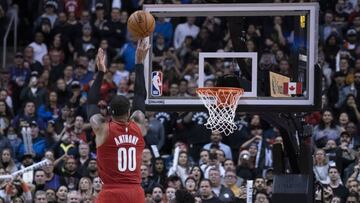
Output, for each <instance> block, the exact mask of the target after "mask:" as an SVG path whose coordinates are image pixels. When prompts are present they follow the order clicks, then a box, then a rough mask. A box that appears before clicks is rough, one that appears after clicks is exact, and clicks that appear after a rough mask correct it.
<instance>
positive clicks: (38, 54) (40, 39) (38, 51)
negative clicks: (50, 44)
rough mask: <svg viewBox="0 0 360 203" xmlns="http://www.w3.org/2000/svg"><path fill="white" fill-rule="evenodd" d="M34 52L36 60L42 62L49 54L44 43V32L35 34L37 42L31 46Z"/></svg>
mask: <svg viewBox="0 0 360 203" xmlns="http://www.w3.org/2000/svg"><path fill="white" fill-rule="evenodd" d="M29 46H30V47H32V48H33V50H34V59H35V60H36V61H40V62H42V61H43V60H42V59H43V57H44V56H45V55H46V54H47V53H48V49H47V47H46V45H45V43H44V35H43V33H42V32H40V31H37V32H36V33H35V41H34V42H32V43H31V44H29Z"/></svg>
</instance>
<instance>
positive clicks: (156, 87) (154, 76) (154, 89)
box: [151, 71, 163, 96]
mask: <svg viewBox="0 0 360 203" xmlns="http://www.w3.org/2000/svg"><path fill="white" fill-rule="evenodd" d="M162 80H163V74H162V72H160V71H154V72H152V73H151V95H152V96H161V95H162Z"/></svg>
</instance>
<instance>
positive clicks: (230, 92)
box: [196, 87, 244, 135]
mask: <svg viewBox="0 0 360 203" xmlns="http://www.w3.org/2000/svg"><path fill="white" fill-rule="evenodd" d="M196 92H197V94H198V95H199V97H200V98H201V100H202V101H203V103H204V105H205V107H206V108H207V109H208V111H209V115H210V116H209V118H208V120H207V122H206V123H205V126H206V128H207V129H210V130H212V131H218V132H219V133H224V134H225V135H229V134H231V133H233V132H234V130H236V129H237V127H236V125H235V123H234V118H235V111H236V108H237V104H238V101H239V99H240V97H241V95H242V94H243V93H244V90H243V89H241V88H229V87H211V88H198V89H197V90H196Z"/></svg>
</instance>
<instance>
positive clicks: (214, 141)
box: [203, 131, 232, 160]
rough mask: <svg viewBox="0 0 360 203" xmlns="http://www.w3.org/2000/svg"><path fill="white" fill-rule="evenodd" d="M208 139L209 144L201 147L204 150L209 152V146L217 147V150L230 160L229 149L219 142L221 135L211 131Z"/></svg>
mask: <svg viewBox="0 0 360 203" xmlns="http://www.w3.org/2000/svg"><path fill="white" fill-rule="evenodd" d="M210 139H211V142H210V143H208V144H206V145H204V147H203V148H204V149H207V150H210V147H211V145H218V146H219V148H220V149H221V150H222V151H223V152H224V153H225V157H226V159H231V160H232V154H231V149H230V147H229V146H228V145H226V144H224V143H222V142H221V140H222V135H221V133H219V132H217V131H213V132H212V134H211V136H210Z"/></svg>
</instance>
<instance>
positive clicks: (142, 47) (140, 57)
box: [135, 39, 151, 64]
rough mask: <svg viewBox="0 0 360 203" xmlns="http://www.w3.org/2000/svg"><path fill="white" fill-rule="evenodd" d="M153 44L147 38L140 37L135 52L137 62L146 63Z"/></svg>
mask: <svg viewBox="0 0 360 203" xmlns="http://www.w3.org/2000/svg"><path fill="white" fill-rule="evenodd" d="M150 47H151V45H150V44H149V42H148V41H147V40H145V39H140V40H139V41H138V44H137V48H136V54H135V64H144V60H145V57H146V55H147V53H148V51H149V49H150Z"/></svg>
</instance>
